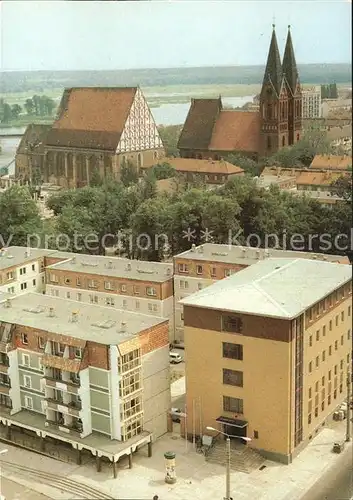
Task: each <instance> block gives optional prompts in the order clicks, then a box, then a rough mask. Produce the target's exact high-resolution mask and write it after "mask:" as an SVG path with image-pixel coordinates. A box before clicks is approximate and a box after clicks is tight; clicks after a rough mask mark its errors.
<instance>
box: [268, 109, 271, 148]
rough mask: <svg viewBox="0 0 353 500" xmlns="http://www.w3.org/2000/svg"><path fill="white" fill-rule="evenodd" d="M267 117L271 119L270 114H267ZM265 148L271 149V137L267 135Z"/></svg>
mask: <svg viewBox="0 0 353 500" xmlns="http://www.w3.org/2000/svg"><path fill="white" fill-rule="evenodd" d="M270 109H271V108H270ZM270 109H269V110H268V112H269V115H270ZM271 114H272V113H271ZM269 119H271V118H270V116H269ZM267 149H269V150H270V149H271V137H270V136H267Z"/></svg>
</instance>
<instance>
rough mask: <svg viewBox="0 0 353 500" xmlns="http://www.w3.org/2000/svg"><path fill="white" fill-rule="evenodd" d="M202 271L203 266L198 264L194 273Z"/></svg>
mask: <svg viewBox="0 0 353 500" xmlns="http://www.w3.org/2000/svg"><path fill="white" fill-rule="evenodd" d="M202 273H203V268H202V266H200V265H199V264H198V265H197V266H196V274H202Z"/></svg>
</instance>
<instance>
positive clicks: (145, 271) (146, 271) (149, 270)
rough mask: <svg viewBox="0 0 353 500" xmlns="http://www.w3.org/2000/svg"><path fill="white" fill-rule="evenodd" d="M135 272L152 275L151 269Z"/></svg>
mask: <svg viewBox="0 0 353 500" xmlns="http://www.w3.org/2000/svg"><path fill="white" fill-rule="evenodd" d="M137 272H138V273H142V274H154V270H153V269H137Z"/></svg>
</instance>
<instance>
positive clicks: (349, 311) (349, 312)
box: [348, 306, 351, 316]
mask: <svg viewBox="0 0 353 500" xmlns="http://www.w3.org/2000/svg"><path fill="white" fill-rule="evenodd" d="M350 315H351V306H348V316H350Z"/></svg>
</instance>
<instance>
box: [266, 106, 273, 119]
mask: <svg viewBox="0 0 353 500" xmlns="http://www.w3.org/2000/svg"><path fill="white" fill-rule="evenodd" d="M267 119H268V120H272V104H270V103H269V104H267Z"/></svg>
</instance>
